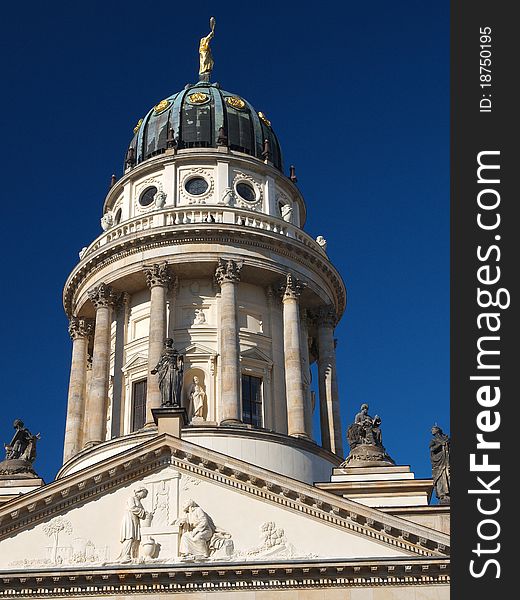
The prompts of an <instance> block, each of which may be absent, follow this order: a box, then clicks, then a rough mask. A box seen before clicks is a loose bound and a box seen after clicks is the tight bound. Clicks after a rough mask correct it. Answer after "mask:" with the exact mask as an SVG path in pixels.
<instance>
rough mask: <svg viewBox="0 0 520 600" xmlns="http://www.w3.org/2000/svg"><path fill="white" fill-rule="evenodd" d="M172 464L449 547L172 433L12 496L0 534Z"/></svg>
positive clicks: (290, 503)
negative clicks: (34, 489)
mask: <svg viewBox="0 0 520 600" xmlns="http://www.w3.org/2000/svg"><path fill="white" fill-rule="evenodd" d="M167 465H170V466H172V467H174V468H175V469H177V470H178V471H180V472H181V473H184V474H189V475H192V476H195V477H200V478H202V479H206V480H209V481H212V482H214V483H215V484H217V485H221V486H225V487H230V488H232V489H235V490H237V491H239V492H241V493H244V494H249V495H252V496H254V497H256V498H258V499H261V500H262V501H264V502H268V503H271V504H275V505H279V506H283V507H284V508H285V509H287V510H291V511H293V512H295V513H298V514H302V513H303V514H305V515H306V516H307V517H309V518H312V519H314V520H317V521H320V522H323V523H326V524H327V525H331V526H333V527H336V528H338V529H341V530H345V531H349V532H351V533H354V534H358V535H361V536H363V537H367V538H369V539H372V540H373V541H378V542H381V543H384V544H386V545H388V546H390V547H394V548H396V549H398V550H399V551H404V552H409V553H410V554H412V555H415V556H423V557H426V556H445V555H447V554H448V553H449V537H448V536H447V535H445V534H442V533H439V532H437V531H434V530H432V529H429V528H427V527H423V526H422V525H417V524H414V523H411V522H410V521H406V520H404V519H401V518H399V517H395V516H393V515H390V514H386V513H383V512H381V511H379V510H377V509H375V508H371V507H368V506H364V505H361V504H358V503H356V502H353V501H351V500H347V499H344V498H340V497H338V496H335V495H334V494H331V493H328V492H325V491H322V490H319V489H317V488H316V487H314V486H311V485H308V484H305V483H302V482H300V481H296V480H294V479H290V478H289V477H284V476H282V475H278V474H277V473H273V472H271V471H268V470H267V469H262V468H261V467H256V466H254V465H250V464H248V463H245V462H243V461H241V460H238V459H235V458H231V457H229V456H226V455H223V454H219V453H217V452H215V451H213V450H207V449H205V448H202V447H200V446H197V445H195V444H193V443H190V442H187V441H186V440H182V439H181V440H180V439H177V438H173V437H171V436H169V435H167V434H162V435H158V436H156V437H154V438H152V439H151V440H148V441H147V442H144V443H143V444H141V445H139V446H136V447H134V448H131V449H130V450H127V451H125V452H122V453H120V454H117V455H115V456H112V457H110V458H108V459H106V460H104V461H102V462H101V463H98V464H96V465H92V466H91V467H87V468H85V469H83V470H81V471H78V472H77V473H73V474H72V475H69V476H68V477H64V478H63V479H59V480H57V481H54V482H53V483H50V484H48V485H46V486H45V487H43V488H41V489H40V490H37V491H35V492H30V493H28V494H27V495H25V496H22V497H20V498H17V499H15V500H12V501H10V502H7V503H6V504H5V505H4V506H2V507H1V508H0V539H2V538H4V537H7V536H9V535H13V534H14V533H16V532H17V531H18V530H20V529H22V528H25V527H27V526H28V525H35V524H36V523H38V522H40V521H42V520H43V519H46V518H48V517H49V516H51V515H52V514H55V513H58V512H61V511H63V510H65V509H67V508H71V507H73V506H75V505H78V504H81V503H83V502H85V501H87V500H89V499H93V498H95V497H97V496H99V495H101V494H104V493H106V492H107V491H109V490H112V489H115V488H117V487H120V486H123V485H125V484H128V483H129V482H131V481H132V480H134V479H137V478H142V477H144V476H145V475H148V474H151V473H153V472H154V471H156V470H158V469H160V468H162V467H164V466H167Z"/></svg>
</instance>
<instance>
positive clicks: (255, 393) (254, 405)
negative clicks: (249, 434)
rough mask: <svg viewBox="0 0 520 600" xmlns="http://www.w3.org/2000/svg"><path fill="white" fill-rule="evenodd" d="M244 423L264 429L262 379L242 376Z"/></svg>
mask: <svg viewBox="0 0 520 600" xmlns="http://www.w3.org/2000/svg"><path fill="white" fill-rule="evenodd" d="M242 421H243V422H244V423H247V424H249V425H252V426H253V427H262V379H261V378H260V377H253V376H252V375H242Z"/></svg>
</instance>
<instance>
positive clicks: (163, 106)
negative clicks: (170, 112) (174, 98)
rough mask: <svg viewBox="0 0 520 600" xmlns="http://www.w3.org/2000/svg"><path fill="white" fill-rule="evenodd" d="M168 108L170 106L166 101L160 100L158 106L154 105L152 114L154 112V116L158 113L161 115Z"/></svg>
mask: <svg viewBox="0 0 520 600" xmlns="http://www.w3.org/2000/svg"><path fill="white" fill-rule="evenodd" d="M168 106H170V103H169V102H168V100H161V101H160V102H159V104H156V105H155V106H154V107H153V112H154V113H155V114H156V115H158V114H159V113H162V112H164V111H165V110H166V109H167V108H168Z"/></svg>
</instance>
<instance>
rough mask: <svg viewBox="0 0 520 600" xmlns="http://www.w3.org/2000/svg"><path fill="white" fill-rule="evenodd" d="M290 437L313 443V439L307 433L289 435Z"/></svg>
mask: <svg viewBox="0 0 520 600" xmlns="http://www.w3.org/2000/svg"><path fill="white" fill-rule="evenodd" d="M289 435H290V436H291V437H295V438H298V439H301V440H310V441H312V438H311V437H310V436H309V435H308V434H307V433H289Z"/></svg>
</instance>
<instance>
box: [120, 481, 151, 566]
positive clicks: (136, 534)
mask: <svg viewBox="0 0 520 600" xmlns="http://www.w3.org/2000/svg"><path fill="white" fill-rule="evenodd" d="M147 495H148V490H147V489H146V488H144V487H140V488H137V489H136V490H134V493H133V494H132V495H131V496H130V497H129V498H128V500H127V502H126V511H125V514H124V516H123V520H122V522H121V536H120V541H121V543H122V544H123V547H122V548H121V553H120V554H119V556H118V557H117V560H118V562H121V563H129V562H135V560H136V559H137V557H138V554H139V545H140V543H141V521H142V520H143V519H146V518H151V514H150V513H148V512H146V511H145V509H144V507H143V505H142V504H141V500H142V499H143V498H146V496H147Z"/></svg>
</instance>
